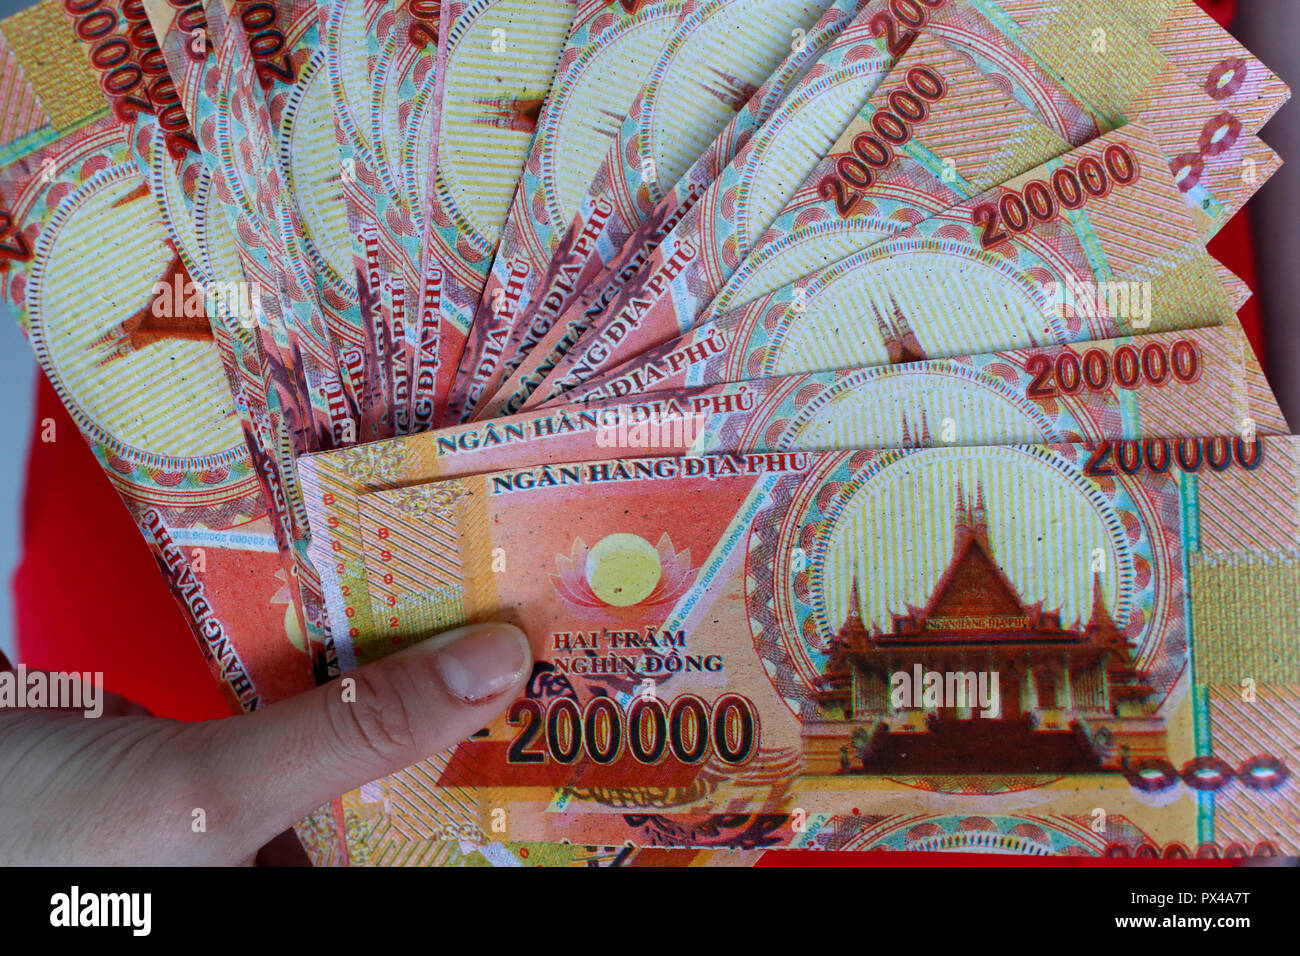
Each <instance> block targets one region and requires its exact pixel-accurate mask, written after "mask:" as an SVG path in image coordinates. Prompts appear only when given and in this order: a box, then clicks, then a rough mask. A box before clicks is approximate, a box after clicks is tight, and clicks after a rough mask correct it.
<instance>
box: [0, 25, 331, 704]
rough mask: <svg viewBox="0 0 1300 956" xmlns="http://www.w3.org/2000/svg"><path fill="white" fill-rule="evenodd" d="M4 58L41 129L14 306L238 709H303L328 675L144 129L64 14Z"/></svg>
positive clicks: (7, 155) (15, 146)
mask: <svg viewBox="0 0 1300 956" xmlns="http://www.w3.org/2000/svg"><path fill="white" fill-rule="evenodd" d="M104 9H111V8H109V7H105V8H104ZM101 19H104V18H101ZM0 45H3V47H4V50H5V54H6V55H5V72H4V81H5V83H6V88H7V89H8V90H9V91H10V96H11V97H15V98H19V99H21V100H22V101H23V102H24V103H26V104H27V110H26V112H25V114H21V115H24V116H25V121H24V122H21V123H10V124H9V125H7V126H6V142H5V143H4V146H3V153H2V155H3V162H4V167H3V169H0V196H2V197H3V207H4V208H3V221H4V222H5V223H6V224H7V225H6V228H5V232H4V238H3V243H4V244H3V249H2V250H0V270H2V271H3V293H2V294H3V297H4V299H5V301H6V302H7V303H9V304H10V305H11V306H12V307H13V308H14V310H15V312H16V313H17V316H18V319H19V322H20V324H21V325H22V328H23V331H24V333H25V334H26V335H27V337H28V339H29V341H30V342H31V345H32V347H33V350H34V351H35V353H36V357H37V359H38V361H39V363H40V365H41V368H42V371H43V372H44V373H45V375H46V376H47V378H48V379H49V381H50V382H51V384H52V385H53V387H54V389H55V391H56V392H57V393H58V394H59V397H60V399H61V400H62V401H63V402H64V404H65V405H66V406H67V407H68V409H69V411H70V412H71V415H72V418H73V420H74V421H75V422H76V423H77V426H78V428H79V429H80V431H81V433H82V436H83V437H84V438H85V439H86V441H87V443H88V444H89V445H90V448H91V450H92V452H94V454H95V456H96V459H97V460H98V462H99V463H100V466H101V467H102V468H103V469H104V472H105V474H106V476H107V477H108V479H109V481H110V482H111V483H112V485H113V487H114V489H115V490H116V491H117V492H118V494H119V495H120V496H121V497H122V500H123V502H124V504H125V506H126V508H127V510H128V512H129V513H130V514H131V516H132V518H133V520H134V521H135V522H136V524H137V526H138V527H139V528H140V531H141V534H142V536H143V537H144V539H145V541H146V543H147V544H148V545H149V547H150V550H151V551H152V552H153V554H154V556H155V558H156V559H157V561H158V563H159V567H160V570H161V571H162V573H163V575H164V577H165V579H166V580H167V582H168V585H169V586H170V587H171V589H172V591H173V593H174V594H175V596H176V598H177V600H178V603H179V604H180V606H181V609H182V611H183V612H184V614H185V617H186V620H187V622H188V623H189V624H190V626H191V627H192V628H193V630H194V632H195V635H196V638H197V639H198V641H199V646H200V648H201V649H202V650H203V653H204V656H205V658H206V659H207V660H208V662H209V664H210V666H211V668H212V670H213V673H214V676H215V678H216V679H217V681H218V684H219V686H220V687H221V690H222V694H223V697H224V698H225V699H226V701H227V702H228V703H229V704H230V705H231V707H232V708H233V709H235V710H236V711H238V710H245V709H253V708H256V707H258V706H260V705H261V704H262V703H264V702H266V701H269V700H275V699H280V698H283V697H287V696H290V695H292V694H294V693H297V692H299V691H300V690H302V689H303V687H304V686H307V685H309V684H310V679H309V674H310V672H309V669H308V662H307V658H306V655H305V650H306V648H305V646H304V636H303V633H302V627H301V625H300V623H299V621H298V617H297V614H296V613H295V610H294V607H293V600H292V596H291V591H290V587H289V580H288V574H287V572H286V569H285V566H284V564H283V563H282V560H281V555H280V552H279V548H278V546H277V540H276V535H275V523H274V520H273V518H272V517H271V516H270V514H269V512H268V502H267V496H266V494H265V492H264V486H263V483H262V481H261V480H260V478H259V471H260V470H261V462H259V461H257V460H256V459H254V458H253V457H252V455H251V454H250V451H249V447H250V444H251V442H250V441H249V439H248V436H247V434H246V432H245V430H244V428H242V427H241V422H240V418H239V415H238V413H237V411H236V409H235V402H234V400H233V398H232V394H231V391H230V387H229V384H228V382H227V379H226V376H225V374H224V371H223V364H222V358H221V356H220V354H219V352H218V349H217V347H216V345H215V344H214V341H213V335H212V331H211V328H210V326H209V325H208V319H207V317H206V315H205V313H204V312H203V310H202V308H201V307H200V308H199V310H198V311H197V312H194V311H190V312H186V311H185V309H184V308H183V307H182V309H181V311H180V312H175V311H172V310H171V308H170V307H171V306H174V305H176V304H177V300H176V299H174V298H173V296H172V292H173V290H175V289H176V286H175V285H174V284H173V282H174V279H175V278H176V276H177V275H179V273H178V272H175V271H173V270H174V269H175V262H176V260H177V257H178V251H177V248H176V246H175V244H174V243H173V242H172V239H171V235H170V234H169V232H168V231H167V230H166V229H165V228H164V220H163V218H162V216H161V215H160V211H159V209H160V207H159V204H158V202H157V201H156V198H155V197H154V196H153V195H152V194H151V193H150V190H149V187H148V186H147V185H146V182H145V180H144V179H143V178H142V177H141V173H140V169H139V166H138V165H137V162H136V160H135V158H134V156H133V153H132V150H131V148H130V145H129V143H128V140H127V130H126V129H125V128H124V127H125V125H126V124H123V123H122V122H120V121H119V120H118V118H117V117H116V116H115V115H113V114H112V113H111V112H110V110H109V106H108V102H107V101H106V100H105V98H104V94H103V92H102V90H101V88H100V85H99V82H98V78H97V76H96V75H95V73H94V72H92V71H90V70H87V69H84V68H79V65H80V64H82V63H84V62H85V54H84V53H83V51H82V49H81V48H80V46H79V42H78V40H77V38H76V36H75V35H74V34H73V32H72V31H71V30H70V29H69V28H68V23H67V14H66V13H65V12H64V10H63V9H62V8H61V7H60V6H59V5H56V4H41V5H38V6H36V7H33V8H30V9H28V10H26V11H24V12H22V13H20V14H17V15H15V16H14V17H11V18H9V19H7V20H5V21H4V22H3V24H0ZM11 102H12V101H11ZM105 248H108V249H110V250H112V253H113V254H111V255H106V254H105V252H104V249H105ZM122 261H130V262H132V263H134V264H135V267H134V268H133V269H132V270H129V271H123V270H122V269H121V265H120V263H121V262H122ZM160 277H161V278H160ZM184 301H186V300H185V299H182V303H183V302H184ZM188 301H189V302H190V303H191V304H193V299H192V298H190V299H189V300H188ZM200 302H201V297H200ZM46 426H47V428H52V427H53V426H52V425H50V424H49V423H46ZM47 440H56V441H68V440H71V441H76V440H77V438H76V436H68V435H62V434H58V433H54V432H51V433H50V434H49V435H48V436H47Z"/></svg>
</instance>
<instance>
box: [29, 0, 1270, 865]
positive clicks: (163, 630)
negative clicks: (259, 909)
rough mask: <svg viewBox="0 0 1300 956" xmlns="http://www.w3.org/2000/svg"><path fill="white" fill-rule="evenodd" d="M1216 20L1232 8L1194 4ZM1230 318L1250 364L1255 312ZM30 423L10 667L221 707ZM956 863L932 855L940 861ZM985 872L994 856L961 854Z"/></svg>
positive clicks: (215, 710) (97, 475)
mask: <svg viewBox="0 0 1300 956" xmlns="http://www.w3.org/2000/svg"><path fill="white" fill-rule="evenodd" d="M1201 3H1202V6H1204V7H1206V8H1207V9H1209V10H1210V11H1211V12H1212V13H1214V15H1215V16H1216V18H1218V19H1219V20H1220V22H1222V23H1225V24H1226V23H1227V22H1228V19H1229V18H1230V16H1231V13H1232V11H1233V7H1234V0H1201ZM1210 251H1211V252H1212V253H1213V254H1214V255H1215V256H1216V257H1217V258H1218V259H1219V260H1220V261H1221V262H1223V264H1224V265H1226V266H1227V267H1228V268H1229V269H1231V270H1232V271H1233V272H1235V273H1236V274H1237V275H1239V276H1240V277H1241V278H1242V279H1244V280H1245V281H1246V282H1247V283H1249V284H1250V286H1251V288H1252V289H1254V288H1257V286H1256V274H1255V264H1254V255H1253V250H1252V247H1251V242H1250V229H1249V224H1248V222H1247V218H1246V216H1245V214H1242V215H1239V216H1237V217H1236V218H1235V219H1233V220H1232V221H1231V222H1230V223H1228V224H1227V226H1225V227H1224V229H1223V231H1222V232H1221V233H1220V234H1219V235H1218V236H1217V237H1216V238H1215V239H1214V241H1213V242H1212V243H1211V244H1210ZM1241 316H1242V322H1243V324H1245V326H1246V330H1247V333H1248V334H1249V335H1250V337H1251V341H1252V342H1253V343H1254V345H1255V352H1256V354H1257V355H1260V356H1261V358H1262V355H1263V353H1262V348H1261V328H1260V319H1259V309H1258V307H1257V305H1256V304H1255V302H1254V301H1253V300H1252V302H1251V303H1250V304H1249V305H1247V307H1246V308H1245V309H1243V310H1242V313H1241ZM36 417H37V422H38V424H37V427H36V434H35V440H34V442H33V445H32V450H31V458H30V463H29V466H28V476H27V500H26V507H25V512H24V523H23V532H24V555H23V560H22V563H21V565H20V567H19V569H18V571H17V573H16V575H15V577H14V590H15V598H16V601H15V607H16V617H17V628H18V649H19V657H18V660H19V661H20V662H22V663H25V664H27V665H28V666H31V667H43V668H48V669H53V670H66V671H87V670H89V671H102V672H103V673H104V683H105V686H106V687H107V688H108V689H109V690H113V691H116V692H118V693H121V694H124V695H126V696H128V697H131V698H132V699H134V700H137V701H139V702H141V703H143V704H145V705H147V706H148V707H150V708H151V709H152V710H153V711H154V712H155V713H157V714H159V715H163V716H168V717H176V718H180V719H185V720H198V719H204V718H210V717H221V716H225V715H226V714H227V713H228V711H227V710H226V707H225V704H224V702H223V699H222V697H221V694H220V693H219V692H218V691H217V688H216V685H215V683H214V682H213V680H212V677H211V675H210V673H209V671H208V668H207V665H206V664H205V663H204V661H203V658H202V656H201V655H200V653H199V651H198V647H197V644H196V643H195V640H194V638H193V636H192V635H191V634H190V631H189V629H188V628H187V627H186V625H185V622H184V620H183V618H182V616H181V613H180V611H179V609H178V608H177V606H176V604H175V602H174V601H173V600H172V598H171V594H170V592H169V591H168V590H167V587H166V586H165V585H164V583H163V578H162V576H161V575H160V574H159V572H158V568H157V566H156V565H155V564H154V561H153V558H152V556H151V555H150V553H149V550H148V548H147V547H146V546H145V544H144V541H143V540H142V539H141V537H140V535H139V533H138V532H137V531H136V529H135V526H134V525H133V524H132V522H131V520H130V518H129V517H128V516H127V513H126V511H125V509H124V508H123V507H122V504H121V501H120V500H119V499H118V497H117V494H116V492H114V491H113V489H112V487H111V486H110V485H109V483H108V479H107V478H106V477H105V476H104V474H103V472H102V471H100V469H99V466H98V465H97V463H96V462H95V459H94V457H93V456H92V455H91V453H90V451H89V450H88V449H87V448H86V446H85V444H84V443H83V442H82V441H81V439H80V437H79V436H78V435H77V429H76V426H75V425H74V424H73V423H72V420H71V419H70V418H69V417H68V414H67V412H66V411H65V410H64V409H63V407H62V405H61V404H60V403H59V401H58V399H57V398H56V396H55V394H54V391H53V389H52V388H51V387H50V385H49V383H48V382H46V381H45V379H44V378H43V377H42V378H41V380H40V387H39V394H38V402H37V413H36ZM47 418H50V419H53V420H54V421H55V423H56V426H55V427H56V429H57V436H58V440H57V441H55V442H53V443H49V444H45V443H42V442H41V441H40V431H41V427H40V424H39V423H40V422H41V421H42V420H44V419H47ZM957 859H958V858H954V857H940V858H939V860H942V861H947V862H949V863H952V862H956V861H957ZM959 859H960V861H961V862H974V863H980V864H988V863H989V862H999V859H1000V858H996V857H993V858H985V857H961V858H959ZM921 860H925V861H926V862H935V861H934V860H932V859H931V857H930V855H929V854H926V855H924V857H922V858H921V859H918V858H917V857H915V855H909V856H908V858H907V859H905V860H904V859H901V858H900V856H899V855H890V856H882V855H881V854H834V855H824V854H820V853H818V852H816V851H789V852H785V851H783V852H781V853H779V854H769V855H768V857H767V859H766V860H765V861H764V862H765V863H766V864H767V865H782V864H786V865H791V864H798V865H825V864H835V865H846V864H859V863H863V862H877V863H879V862H888V863H892V864H897V863H903V862H906V863H912V864H915V863H918V862H921Z"/></svg>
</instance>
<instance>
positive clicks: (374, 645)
mask: <svg viewBox="0 0 1300 956" xmlns="http://www.w3.org/2000/svg"><path fill="white" fill-rule="evenodd" d="M1180 343H1181V344H1180ZM1175 346H1176V347H1177V349H1178V352H1179V355H1180V359H1179V361H1180V363H1182V366H1183V368H1184V372H1185V374H1183V375H1182V377H1181V378H1179V379H1173V378H1171V377H1169V376H1168V375H1163V376H1161V375H1158V376H1157V377H1162V378H1163V379H1164V381H1163V382H1162V384H1161V385H1159V386H1157V385H1155V384H1153V382H1152V380H1150V379H1144V378H1142V376H1141V375H1138V376H1137V378H1136V379H1134V377H1133V375H1132V373H1133V369H1134V364H1133V362H1134V356H1138V357H1139V358H1140V356H1141V355H1143V354H1149V355H1151V358H1150V359H1149V360H1148V364H1150V365H1152V368H1153V370H1154V371H1156V372H1157V373H1159V369H1160V361H1161V360H1160V359H1159V358H1158V357H1157V356H1159V355H1164V356H1166V359H1165V360H1164V361H1165V364H1168V363H1169V361H1171V360H1172V355H1173V352H1172V351H1170V350H1171V349H1173V348H1174V347H1175ZM1148 347H1149V348H1150V350H1151V351H1150V352H1149V353H1148V352H1146V350H1147V349H1148ZM1117 355H1119V356H1120V359H1119V360H1118V361H1119V362H1122V364H1123V365H1124V371H1123V373H1122V380H1121V378H1120V377H1118V376H1115V375H1112V374H1111V372H1110V371H1105V372H1104V373H1103V372H1100V371H1098V368H1101V367H1104V368H1105V369H1107V370H1109V369H1112V368H1118V365H1117V364H1116V363H1117V359H1116V356H1117ZM1191 355H1194V356H1195V358H1191V359H1190V361H1189V360H1188V358H1187V357H1188V356H1191ZM1084 364H1086V365H1087V366H1088V367H1089V373H1088V374H1089V379H1088V380H1089V382H1091V383H1092V385H1096V386H1099V387H1098V388H1093V387H1092V385H1089V386H1084V387H1082V388H1080V387H1079V383H1078V377H1077V375H1074V369H1075V366H1076V365H1077V366H1078V367H1079V368H1080V369H1081V368H1082V367H1083V365H1084ZM1139 364H1140V362H1139ZM1058 365H1059V366H1061V368H1062V369H1063V370H1064V375H1065V376H1066V383H1065V384H1066V389H1067V390H1068V391H1067V392H1062V391H1061V390H1060V389H1056V390H1053V387H1052V386H1051V383H1050V382H1046V383H1044V382H1040V383H1039V384H1038V385H1037V386H1035V379H1036V377H1037V376H1040V375H1041V374H1042V372H1043V370H1044V369H1045V368H1049V369H1056V368H1057V366H1058ZM1189 369H1194V371H1188V370H1189ZM1013 373H1014V374H1013ZM1052 374H1053V375H1054V374H1055V373H1054V372H1053V373H1052ZM1049 378H1050V376H1049ZM1165 385H1168V386H1170V387H1169V388H1165V387H1164V386H1165ZM1175 393H1176V394H1177V395H1178V398H1177V399H1176V400H1174V401H1173V402H1169V401H1167V400H1166V398H1165V397H1164V396H1170V395H1173V394H1175ZM1063 395H1068V396H1069V397H1068V399H1065V404H1064V405H1063V404H1062V396H1063ZM1007 402H1009V403H1010V406H1020V407H1021V408H1022V409H1024V410H1025V411H1024V412H1023V414H1020V413H1010V412H1008V411H1007V409H1008V408H1009V407H1010V406H1007V405H1004V403H1007ZM1076 402H1082V403H1084V404H1088V405H1090V406H1091V409H1090V410H1089V411H1087V412H1086V413H1083V414H1079V415H1076V414H1075V413H1074V412H1072V411H1071V410H1070V409H1069V407H1067V406H1069V405H1072V404H1074V403H1076ZM999 408H1001V409H1002V410H1001V411H999V410H998V409H999ZM1008 414H1011V415H1012V417H1013V418H1016V421H1015V422H1013V421H1011V420H1009V419H1008V417H1007V416H1008ZM1204 416H1208V417H1204ZM1234 428H1255V429H1257V430H1262V431H1265V432H1269V433H1277V432H1281V431H1284V430H1285V422H1284V421H1282V419H1281V416H1280V413H1279V412H1278V411H1277V405H1276V401H1275V400H1274V399H1273V397H1272V395H1271V393H1270V392H1269V390H1268V386H1267V384H1265V382H1264V379H1263V377H1262V374H1261V373H1260V371H1259V367H1258V364H1257V363H1256V362H1255V360H1254V358H1253V356H1252V354H1251V353H1250V350H1249V347H1248V346H1247V345H1246V343H1245V340H1244V337H1243V336H1242V334H1241V332H1240V330H1238V329H1236V328H1232V327H1228V326H1224V327H1220V328H1214V329H1204V330H1199V331H1197V332H1196V333H1194V334H1190V333H1172V334H1167V335H1159V336H1151V337H1140V338H1135V339H1133V340H1132V342H1128V341H1112V342H1104V343H1095V344H1092V345H1089V346H1087V347H1083V346H1080V347H1078V348H1048V349H1034V350H1025V351H1023V352H1008V353H999V354H993V355H984V356H976V357H973V358H959V359H953V360H944V361H930V362H921V363H916V364H910V365H906V366H895V367H893V368H880V369H852V370H847V371H844V372H831V373H824V374H819V375H811V376H791V377H786V378H770V379H764V380H759V381H758V382H754V383H743V384H735V385H718V386H713V387H708V388H694V389H690V388H687V389H675V390H671V391H667V392H659V393H655V394H647V395H644V396H633V397H632V398H630V399H627V400H621V399H614V400H610V401H604V402H596V403H593V404H592V405H590V406H589V407H559V408H556V409H539V410H536V411H534V412H529V413H523V414H520V415H517V416H512V417H508V418H503V419H498V420H489V421H484V422H480V423H471V424H467V425H462V426H457V427H453V428H448V429H442V430H438V431H435V432H429V433H425V434H423V435H417V436H411V437H409V438H406V439H401V440H396V441H391V442H384V443H378V444H372V445H369V446H364V447H358V448H355V449H347V450H344V451H340V452H335V453H328V454H322V455H314V456H306V457H304V458H303V459H301V460H300V462H299V466H300V470H301V474H302V481H303V485H304V491H305V493H306V496H307V497H306V504H307V508H308V510H309V512H310V514H311V520H312V526H313V528H314V529H315V533H314V536H313V545H312V547H313V550H312V554H313V557H314V559H315V564H316V566H317V567H318V568H319V569H320V570H321V573H322V577H323V578H324V579H325V581H326V584H327V586H326V594H327V596H330V604H329V607H330V614H331V619H332V620H336V621H345V622H346V624H347V634H346V637H344V636H343V635H338V634H336V637H337V638H339V639H338V641H337V643H338V645H339V647H340V653H341V654H342V655H343V657H344V659H345V660H347V661H350V660H352V659H355V660H358V661H363V660H368V659H372V658H373V657H375V656H378V655H382V654H384V653H387V652H388V651H389V650H390V649H393V648H394V647H396V646H399V645H404V644H405V643H407V642H408V641H409V639H410V638H411V637H412V636H413V635H415V634H417V633H418V630H419V627H420V626H421V625H420V622H418V621H411V620H407V619H405V618H403V617H402V615H400V614H395V613H394V612H393V611H392V610H391V606H389V605H388V603H387V602H388V596H387V595H386V596H384V597H381V598H379V599H378V603H379V604H380V605H381V606H380V607H378V608H376V607H372V604H371V602H372V601H375V600H376V595H375V593H374V591H373V590H372V588H371V586H370V584H369V583H368V581H367V579H366V576H365V574H364V568H363V560H364V555H363V553H362V548H361V543H360V530H359V528H360V526H359V509H358V504H357V502H358V497H359V496H360V495H362V494H364V493H367V492H370V491H376V490H380V489H385V488H395V487H405V486H408V485H414V484H420V483H425V482H430V481H435V480H441V479H447V478H454V477H457V476H462V475H468V474H479V473H483V472H487V471H495V470H501V469H505V468H510V467H519V466H522V465H524V464H527V463H550V464H553V465H559V464H563V463H566V462H573V461H582V460H590V459H592V458H601V457H606V456H607V455H608V454H609V453H610V451H611V449H617V450H618V451H619V453H620V454H624V455H631V454H634V453H636V454H645V455H652V454H662V453H667V452H670V451H672V452H677V453H682V454H686V453H691V454H704V453H708V452H711V451H722V450H730V449H732V448H735V447H737V445H738V444H739V445H741V446H743V447H750V446H751V445H754V447H758V448H779V449H785V448H795V449H798V450H800V451H821V450H831V449H837V448H842V447H845V446H846V444H852V443H853V442H855V441H856V442H859V443H862V444H870V445H877V446H880V447H887V446H892V445H906V444H910V443H911V442H912V441H913V440H917V441H921V440H929V439H931V438H933V439H934V440H936V441H943V442H945V443H950V444H951V443H953V442H962V443H967V444H981V443H986V442H992V441H1030V440H1041V441H1056V440H1065V439H1070V440H1076V439H1083V438H1088V437H1097V436H1106V435H1110V436H1113V435H1115V434H1124V435H1135V436H1137V437H1149V436H1156V435H1161V434H1181V433H1183V432H1191V431H1204V432H1206V433H1213V432H1216V431H1224V430H1229V429H1234ZM755 443H756V444H755ZM394 618H396V624H394ZM394 640H396V641H397V643H396V644H394Z"/></svg>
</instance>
